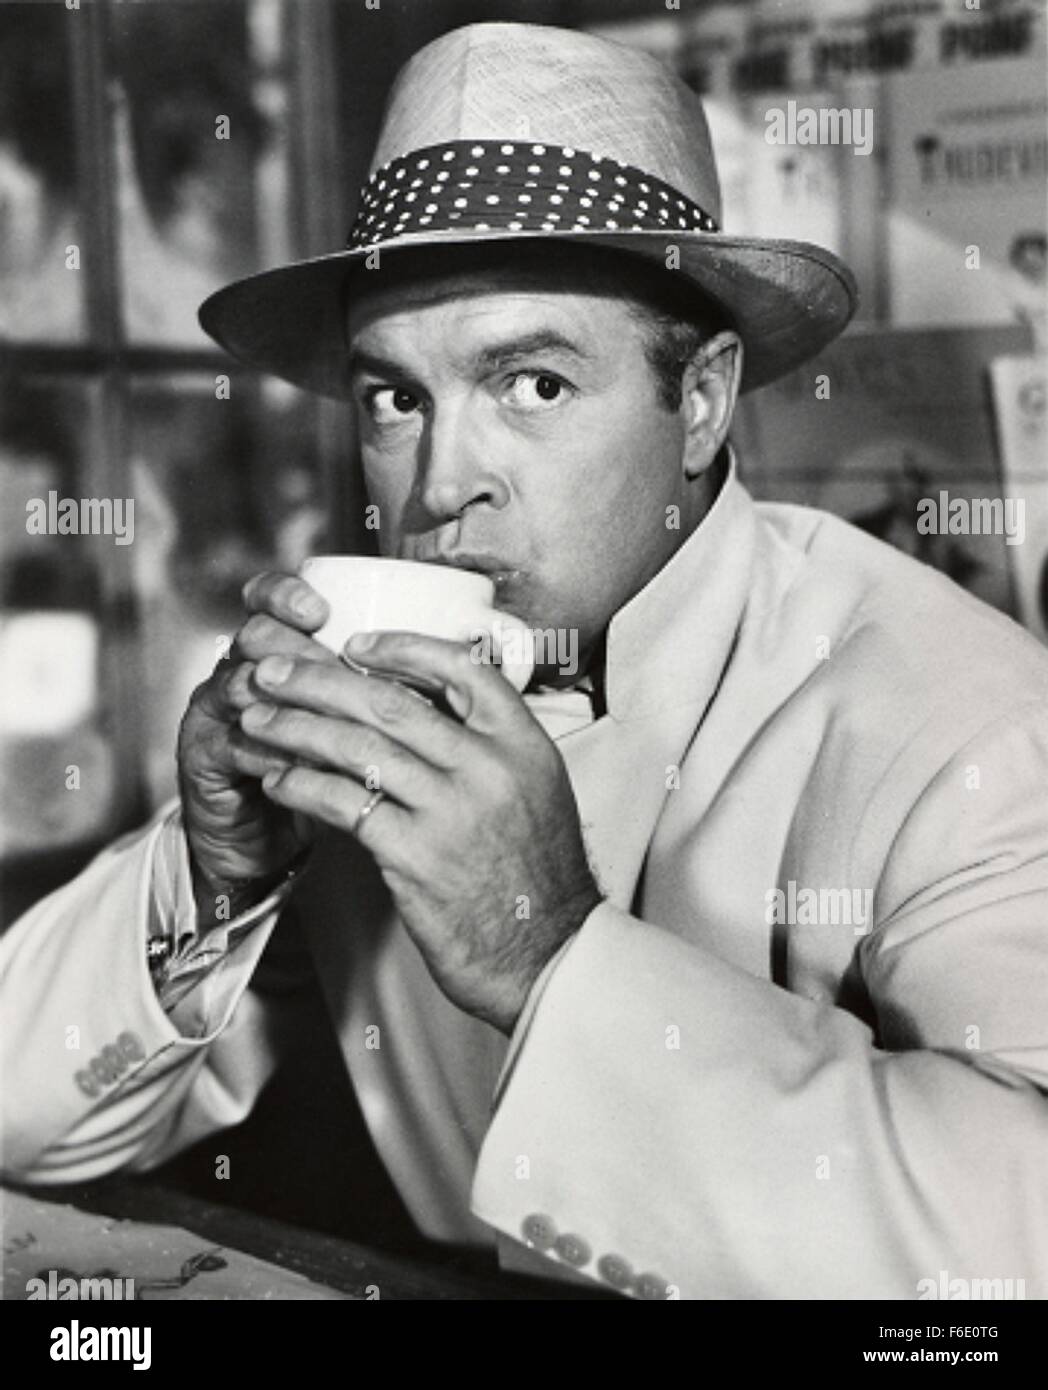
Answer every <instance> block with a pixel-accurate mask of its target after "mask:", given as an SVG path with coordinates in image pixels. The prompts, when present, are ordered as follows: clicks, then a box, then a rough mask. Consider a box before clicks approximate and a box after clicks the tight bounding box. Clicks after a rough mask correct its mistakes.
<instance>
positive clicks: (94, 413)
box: [0, 0, 1048, 919]
mask: <svg viewBox="0 0 1048 1390" xmlns="http://www.w3.org/2000/svg"><path fill="white" fill-rule="evenodd" d="M481 19H504V20H528V21H533V22H540V23H555V24H563V25H568V26H573V27H585V28H588V29H591V30H593V31H595V32H601V33H604V34H606V35H608V36H610V37H613V38H616V39H618V40H620V41H621V42H624V43H628V44H636V45H638V46H641V47H643V48H646V49H649V50H651V51H653V52H656V53H658V54H659V55H661V56H662V57H663V58H664V59H665V60H666V61H667V62H669V63H671V64H673V65H674V66H675V67H676V68H677V69H678V70H679V71H680V73H681V74H682V75H683V76H684V78H685V79H686V80H687V81H688V82H690V83H692V84H693V85H694V86H695V87H696V88H697V89H698V90H700V91H701V92H703V93H704V94H705V95H706V97H707V99H708V103H709V110H710V118H711V124H712V129H713V134H714V143H715V146H716V148H717V151H718V156H719V159H720V163H721V171H722V181H723V184H724V191H725V224H726V227H727V229H728V230H729V231H735V232H744V233H748V232H759V233H762V234H765V235H781V236H789V237H800V238H803V239H808V240H812V241H816V242H820V243H822V244H824V245H828V246H830V247H832V248H833V249H835V250H837V251H839V252H840V253H841V254H842V255H843V256H844V257H845V258H846V259H847V260H848V261H849V262H850V263H851V264H852V265H853V267H854V269H855V272H856V275H857V277H858V280H859V283H860V286H861V290H862V295H863V305H862V309H861V312H860V315H859V319H858V322H857V323H856V325H855V326H854V328H853V329H852V330H850V331H849V333H848V335H847V336H846V338H845V339H844V340H842V341H841V343H839V344H838V345H835V347H834V348H833V349H831V350H830V351H829V352H828V353H827V354H826V355H825V358H824V359H820V361H818V362H816V363H814V364H811V365H810V367H806V368H805V369H804V370H803V371H802V372H799V373H797V374H796V375H795V376H794V377H791V378H790V379H788V380H787V381H785V382H782V383H780V384H778V385H776V386H775V387H773V388H770V389H768V390H766V391H764V392H761V393H758V395H757V396H756V397H754V398H753V399H752V400H747V401H746V403H745V405H744V407H743V408H742V410H741V411H740V413H739V417H738V421H737V428H736V431H735V440H736V443H737V444H738V446H739V449H740V453H741V458H742V467H743V472H744V476H745V477H746V479H747V481H748V482H749V484H750V486H751V487H752V489H753V490H754V491H755V492H756V493H757V494H758V495H759V496H761V497H775V498H780V499H785V500H793V501H800V502H805V503H809V504H812V505H817V506H823V507H826V508H828V509H830V510H833V511H837V512H840V513H841V514H842V515H845V516H849V517H851V518H853V519H855V520H856V521H858V522H859V524H861V525H863V526H865V527H866V528H867V529H869V530H871V531H873V532H874V533H876V534H879V535H882V536H883V537H885V538H886V539H887V540H889V541H891V542H892V543H894V544H897V545H899V546H901V547H903V548H905V549H907V550H909V551H910V552H911V553H915V554H917V555H919V556H920V557H921V558H922V559H924V560H926V561H928V562H929V563H931V564H935V565H938V566H939V567H940V568H942V569H944V570H946V571H947V572H948V573H950V574H951V575H952V576H953V577H954V578H956V579H957V580H958V581H959V582H961V583H963V584H965V585H967V586H968V587H969V588H971V589H972V590H973V591H974V592H976V593H979V594H980V595H981V596H982V597H984V598H986V599H987V600H988V601H990V602H992V603H994V604H996V605H998V606H999V607H1000V608H1002V609H1003V610H1004V611H1006V612H1008V613H1011V614H1012V615H1013V616H1015V617H1017V618H1018V619H1019V620H1020V621H1022V622H1024V623H1026V624H1027V625H1028V626H1029V627H1030V628H1031V630H1033V631H1035V632H1037V633H1038V634H1039V635H1041V636H1044V635H1045V622H1046V613H1045V608H1046V603H1048V600H1046V595H1045V590H1046V582H1045V569H1046V550H1048V466H1046V463H1045V449H1044V403H1045V391H1044V366H1043V357H1039V356H1038V355H1037V353H1036V351H1035V349H1036V348H1037V346H1038V345H1040V346H1041V347H1042V348H1043V344H1044V334H1045V325H1044V312H1045V187H1046V185H1045V168H1046V154H1045V130H1046V108H1045V51H1044V42H1045V38H1044V35H1045V16H1044V7H1043V5H1041V4H1034V3H1029V0H1000V2H999V3H994V0H982V3H981V4H978V3H965V0H825V2H824V3H818V4H816V3H815V0H777V2H776V3H765V0H749V2H748V3H744V2H743V0H739V2H738V3H731V4H727V3H701V0H679V3H674V0H636V3H634V0H137V2H133V0H79V3H76V0H42V2H41V3H30V4H23V3H4V4H2V5H0V335H2V343H0V357H2V382H3V396H2V402H0V489H2V493H0V496H2V508H0V524H2V532H0V546H2V554H0V670H2V688H0V777H2V779H3V787H4V798H3V811H2V813H0V870H2V886H3V889H4V900H3V914H4V917H5V919H10V918H11V917H12V915H14V914H15V913H16V912H17V911H19V910H20V909H21V908H22V907H23V906H25V905H26V904H27V903H28V902H30V901H32V900H33V899H34V898H35V897H37V896H39V894H40V893H42V892H44V891H46V890H47V889H49V888H50V887H52V886H54V885H55V884H56V883H58V882H60V881H62V879H63V878H65V877H67V876H68V875H69V874H70V873H72V872H73V871H74V870H75V869H76V868H77V867H78V866H79V865H80V864H81V863H83V862H84V861H85V860H86V859H87V858H88V857H89V856H90V855H91V854H92V853H93V852H94V850H95V849H97V848H98V847H99V846H100V845H101V844H103V843H105V842H106V841H108V840H109V839H111V838H112V836H113V835H114V834H115V833H117V832H118V831H121V830H123V829H126V828H128V827H130V826H133V825H135V824H137V823H139V822H140V821H141V820H142V819H143V818H144V817H145V816H146V815H147V814H148V813H149V812H150V811H151V810H152V809H153V808H155V807H156V806H158V805H159V804H161V803H162V802H163V800H164V799H165V798H167V797H169V796H170V795H171V794H172V793H173V791H174V786H175V783H174V760H173V746H174V738H175V732H176V728H177V722H178V718H179V715H180V713H181V711H182V709H183V708H184V705H185V702H186V699H187V697H188V694H189V692H190V690H191V689H192V687H193V686H194V685H195V684H196V683H197V682H198V681H199V680H201V679H202V678H203V677H204V676H205V675H206V674H207V673H208V671H209V670H210V669H211V667H212V665H213V664H214V661H215V660H216V658H217V657H218V656H220V655H221V654H222V651H223V649H224V644H225V643H226V642H227V641H228V639H229V636H230V635H231V634H232V633H233V632H234V631H235V629H236V627H237V625H238V622H239V611H240V610H239V590H240V586H241V584H242V583H243V581H244V580H245V579H246V578H247V577H249V576H250V575H251V574H253V573H255V572H257V571H258V570H259V569H261V568H263V567H268V566H272V565H276V566H279V567H283V568H294V567H295V566H297V564H298V563H299V562H300V560H301V559H302V558H303V557H304V556H305V555H306V554H308V553H309V552H310V551H311V550H315V549H317V548H319V547H321V546H329V547H330V546H335V547H342V546H349V547H352V546H360V545H363V544H364V543H365V537H364V533H363V532H362V530H361V517H362V509H363V505H364V499H363V498H362V496H361V493H360V489H359V485H358V482H357V480H356V477H355V474H354V469H353V466H352V462H353V461H352V450H351V445H350V430H349V422H348V420H347V418H346V411H345V409H344V408H342V407H339V406H337V405H332V404H329V403H324V402H320V401H317V400H314V399H311V398H309V397H307V396H304V395H302V394H300V393H298V392H296V391H295V390H294V389H293V388H291V387H287V386H284V385H282V384H281V383H279V382H275V381H270V380H261V379H258V378H257V377H255V376H254V375H253V374H251V373H248V372H245V371H243V370H240V369H239V368H238V367H237V366H236V364H235V363H232V362H231V361H229V360H228V359H226V358H225V357H224V356H223V355H222V354H221V353H219V352H218V351H217V350H215V349H214V347H213V345H212V344H211V343H210V342H209V340H208V339H206V338H205V337H204V335H203V334H202V333H201V331H200V329H199V328H198V326H197V323H196V307H197V305H198V304H199V302H200V301H201V300H202V299H203V298H204V297H205V296H206V295H207V294H208V293H209V292H210V291H211V290H212V289H214V288H216V287H217V286H218V285H220V284H222V283H223V282H225V281H227V280H229V279H230V278H233V277H235V276H239V275H243V274H247V273H250V272H251V271H254V270H257V269H262V268H264V267H266V266H268V265H272V264H275V263H277V262H279V261H281V260H285V259H289V258H293V257H298V256H305V255H310V254H315V253H320V252H324V251H330V250H334V249H337V248H338V247H339V246H341V245H342V244H343V242H344V240H345V236H346V233H347V230H348V228H349V225H350V223H351V221H352V216H353V212H354V207H355V201H356V198H355V190H356V189H357V188H358V187H359V185H360V183H361V182H362V180H363V178H364V176H365V174H366V169H367V162H368V157H369V154H370V148H371V144H372V141H373V138H374V135H375V132H376V130H377V126H378V122H379V118H380V114H381V109H382V103H383V100H384V97H385V94H386V91H387V89H388V86H389V83H390V80H391V78H392V76H393V74H394V73H395V71H396V70H397V68H398V67H399V66H400V65H401V63H402V62H403V61H404V60H405V59H406V58H407V57H408V56H409V55H410V54H411V53H412V52H413V51H415V50H416V49H417V48H419V47H420V46H421V45H422V44H424V43H425V42H427V41H428V40H429V39H431V38H433V37H435V36H436V35H437V34H439V33H441V32H443V31H445V30H447V29H450V28H454V27H456V26H457V25H459V24H463V23H469V22H473V21H476V20H481ZM791 101H793V102H794V103H795V104H796V107H797V108H799V107H810V108H813V109H819V108H822V107H834V108H842V109H843V108H849V109H855V110H868V111H870V112H872V113H873V126H872V142H871V150H870V152H869V153H867V154H859V153H856V150H855V148H854V147H849V146H847V145H842V144H837V145H834V144H808V145H804V144H800V143H793V144H775V143H771V142H770V141H769V139H768V138H767V137H768V133H769V130H770V121H771V119H772V114H773V113H775V112H778V111H782V112H787V110H788V106H789V103H790V102H791ZM941 489H948V490H949V494H950V496H951V497H954V496H960V497H973V498H974V497H1004V496H1011V497H1020V496H1021V497H1022V498H1023V500H1024V503H1025V506H1026V535H1025V539H1024V541H1023V542H1022V544H1015V545H1009V544H1007V543H1006V538H1005V537H1003V536H1000V535H971V534H964V533H962V532H958V533H957V534H946V535H941V534H939V535H924V534H921V533H920V532H919V531H918V530H917V527H916V508H917V504H918V502H919V501H920V499H921V498H922V497H927V496H932V497H936V496H938V494H939V492H940V490H941ZM84 498H93V499H101V498H107V499H125V500H126V499H133V501H134V516H133V521H134V530H133V540H131V541H130V543H127V544H124V543H121V538H120V537H118V536H116V535H114V534H108V535H106V534H103V535H78V534H74V533H73V532H72V530H71V529H70V527H69V526H68V525H67V527H66V532H65V533H62V529H61V527H62V523H61V522H60V521H59V522H58V524H57V526H56V525H55V524H54V523H55V522H56V519H57V508H58V505H59V503H60V502H61V501H62V500H63V499H84ZM37 504H38V505H39V507H43V508H44V512H42V513H40V514H41V515H44V514H45V513H46V515H47V517H48V518H49V524H48V526H46V527H43V528H41V527H38V528H37V529H36V530H34V529H32V528H31V526H30V514H31V513H32V511H33V508H34V506H35V505H37ZM48 507H49V508H50V510H49V511H48V510H47V508H48ZM56 530H57V531H58V534H55V533H54V532H55V531H56ZM38 532H39V533H38Z"/></svg>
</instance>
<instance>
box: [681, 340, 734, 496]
mask: <svg viewBox="0 0 1048 1390" xmlns="http://www.w3.org/2000/svg"><path fill="white" fill-rule="evenodd" d="M741 380H742V340H741V339H740V338H739V335H738V334H737V333H734V332H732V331H731V330H730V329H725V331H724V332H723V333H716V334H714V336H713V337H712V338H708V339H707V340H706V342H704V343H703V345H702V347H701V348H699V350H698V352H697V353H696V354H695V356H694V357H693V358H692V359H691V361H690V362H689V363H688V365H687V366H686V367H685V369H684V374H683V377H682V378H681V407H680V408H681V417H682V420H683V424H684V431H685V443H684V459H683V462H684V473H685V476H686V477H687V478H689V479H692V478H697V477H699V475H700V474H702V473H704V472H705V471H706V469H707V468H709V466H710V464H711V463H712V462H713V460H714V459H715V458H716V457H717V455H718V454H719V453H720V450H721V446H722V445H723V444H724V441H725V439H727V437H728V430H729V429H730V427H731V418H732V415H733V414H734V413H735V402H736V401H737V400H738V396H739V382H740V381H741Z"/></svg>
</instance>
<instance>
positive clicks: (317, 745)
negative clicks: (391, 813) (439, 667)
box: [240, 704, 448, 807]
mask: <svg viewBox="0 0 1048 1390" xmlns="http://www.w3.org/2000/svg"><path fill="white" fill-rule="evenodd" d="M240 723H241V727H242V728H243V730H244V732H245V733H247V734H248V735H250V737H251V738H253V739H256V740H257V741H258V742H260V743H264V744H266V745H267V746H269V747H271V748H274V749H276V750H277V751H278V752H281V753H283V754H285V755H286V756H287V757H288V758H289V759H292V760H293V761H295V762H296V763H297V762H308V763H313V764H315V765H316V766H318V767H321V768H326V769H329V770H331V771H334V772H337V773H341V774H343V778H344V779H345V777H346V776H348V777H352V778H355V779H357V780H358V781H361V782H363V783H364V784H365V787H367V788H369V789H370V790H378V789H380V788H381V790H383V791H386V792H389V793H390V794H391V795H392V796H395V797H396V798H397V800H398V801H400V802H401V803H402V804H403V805H405V806H411V807H424V806H434V805H439V804H440V803H441V802H445V801H446V800H447V796H448V791H447V782H446V778H445V775H444V774H443V773H441V772H438V771H437V770H436V769H435V768H434V767H432V766H431V765H430V764H429V763H426V762H424V761H423V760H422V759H421V758H419V757H417V756H416V755H415V754H414V753H409V752H408V750H407V749H406V748H403V747H402V746H401V745H400V744H397V743H394V742H393V740H392V739H390V738H387V737H386V735H385V734H383V733H381V732H380V731H379V730H378V729H372V728H370V727H369V726H368V725H366V724H357V723H356V722H355V721H353V720H350V719H332V718H329V717H327V716H326V715H322V714H313V713H312V711H310V710H303V709H296V708H293V707H290V706H287V705H281V706H278V705H266V704H255V705H252V706H251V707H250V708H249V709H246V710H245V711H244V713H243V714H242V715H241V716H240Z"/></svg>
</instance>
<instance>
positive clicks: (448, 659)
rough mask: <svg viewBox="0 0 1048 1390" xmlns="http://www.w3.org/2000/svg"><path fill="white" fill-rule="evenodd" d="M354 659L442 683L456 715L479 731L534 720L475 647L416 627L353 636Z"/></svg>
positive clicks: (350, 650) (375, 668) (349, 652)
mask: <svg viewBox="0 0 1048 1390" xmlns="http://www.w3.org/2000/svg"><path fill="white" fill-rule="evenodd" d="M346 651H347V655H348V656H349V658H350V660H352V661H353V662H355V663H356V664H357V665H359V666H363V667H365V668H366V669H368V670H372V671H380V672H384V673H386V674H388V675H393V676H398V675H399V676H403V677H404V678H405V679H407V680H418V681H420V682H422V683H424V684H426V685H428V686H429V687H430V688H433V687H438V688H439V689H441V690H443V692H444V696H445V698H446V700H447V702H448V704H449V706H450V707H451V709H452V710H453V711H454V713H455V714H456V715H458V717H459V718H460V719H462V720H463V721H464V722H465V723H466V725H467V727H468V728H470V729H473V730H475V731H476V732H478V733H496V732H498V731H499V730H500V729H503V728H504V727H505V726H506V724H507V723H518V724H520V725H526V724H527V723H529V722H531V717H530V714H529V712H528V708H527V706H526V705H525V704H524V702H523V700H521V698H520V696H519V695H518V694H517V693H516V691H515V690H514V689H513V687H512V686H511V685H510V683H509V681H507V680H506V678H505V677H504V676H502V675H501V674H500V673H499V671H498V669H497V668H496V667H494V666H491V665H489V664H488V663H486V662H483V661H481V660H480V659H479V658H478V657H477V656H476V654H475V649H474V648H471V647H466V646H463V644H462V643H460V642H445V641H444V640H442V639H441V638H439V637H423V636H420V635H419V634H418V633H414V632H368V633H358V634H357V636H355V637H351V638H350V640H349V642H348V643H347V647H346Z"/></svg>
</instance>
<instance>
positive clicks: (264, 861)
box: [178, 574, 337, 921]
mask: <svg viewBox="0 0 1048 1390" xmlns="http://www.w3.org/2000/svg"><path fill="white" fill-rule="evenodd" d="M244 604H245V607H246V608H247V610H248V612H249V613H250V614H251V616H250V617H249V618H248V620H247V622H246V623H245V624H244V626H243V627H242V628H241V629H240V631H239V632H238V633H237V635H236V638H235V640H234V642H233V644H232V647H231V648H230V655H229V658H228V659H226V660H224V661H220V662H219V663H218V665H217V666H216V667H215V670H214V672H213V673H212V675H211V676H210V677H209V679H208V680H206V681H205V682H204V683H203V684H202V685H200V686H198V687H197V689H196V690H195V691H194V692H193V695H192V697H191V699H190V702H189V707H188V709H187V710H186V713H185V716H184V717H183V719H182V726H181V728H180V730H179V736H178V774H179V790H180V793H181V797H182V814H183V822H184V825H185V830H186V839H187V841H188V844H189V853H190V864H191V866H192V873H193V888H194V893H195V897H196V902H197V908H198V911H199V913H200V917H201V921H208V920H211V919H213V918H214V917H215V915H216V905H217V900H218V898H219V897H220V896H225V897H226V898H228V899H229V904H230V907H229V913H230V914H231V913H232V912H233V911H235V910H236V909H235V908H234V907H233V903H234V900H235V901H236V906H237V907H239V906H240V905H241V903H242V902H243V901H244V900H245V899H248V900H249V899H250V898H251V897H253V896H256V895H257V894H256V892H255V890H256V889H257V887H258V886H259V885H264V884H265V882H266V881H267V880H271V879H273V878H274V877H275V876H277V875H278V874H279V873H280V871H281V869H282V868H284V867H285V866H286V865H287V864H288V863H289V862H290V861H291V860H292V859H293V858H294V857H295V855H296V854H297V853H298V852H299V851H300V850H301V849H302V848H303V847H304V846H305V845H306V844H307V843H308V841H309V839H310V837H311V834H312V830H311V827H310V825H309V823H308V822H306V821H304V820H303V819H302V818H301V817H298V816H294V815H292V814H291V813H290V812H288V811H287V810H285V809H284V808H283V807H280V806H277V805H275V804H274V802H273V801H272V800H270V798H268V797H267V796H265V795H264V793H263V791H262V787H261V780H260V779H261V778H262V776H263V774H264V773H265V772H267V771H268V770H269V769H271V768H280V767H283V766H284V765H285V760H284V759H283V758H281V757H280V756H279V755H278V754H275V753H274V752H273V750H272V749H271V748H269V747H266V746H263V745H261V744H257V743H255V742H254V741H253V740H251V739H249V738H248V737H246V735H245V734H244V733H243V731H242V730H241V728H240V726H239V718H240V714H241V711H242V710H244V709H246V708H247V706H248V705H250V704H252V703H253V702H254V701H256V700H257V699H258V698H259V692H258V690H257V689H255V688H254V685H253V675H254V671H255V665H256V663H257V662H258V661H260V660H261V659H262V657H264V656H267V655H279V654H284V655H287V656H291V657H294V658H296V659H297V660H299V661H303V662H313V663H315V664H318V665H319V664H323V663H325V662H326V663H327V664H329V665H333V666H335V665H337V660H336V658H335V656H334V655H333V654H332V653H331V652H329V651H327V650H326V649H325V648H324V647H322V646H321V645H320V644H319V643H318V642H314V641H313V640H312V639H311V637H310V636H309V633H311V632H315V631H316V630H317V629H318V628H319V627H321V626H322V625H323V623H324V622H325V621H326V618H327V611H328V609H327V604H326V603H325V601H324V600H323V599H322V598H321V597H320V595H319V594H317V593H316V592H315V591H314V590H313V589H311V588H310V586H309V585H308V584H307V583H306V582H305V581H304V580H302V579H297V578H295V577H294V576H292V575H280V574H263V575H259V576H258V577H257V578H255V579H252V580H251V581H250V582H249V583H248V584H247V585H246V586H245V588H244Z"/></svg>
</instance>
